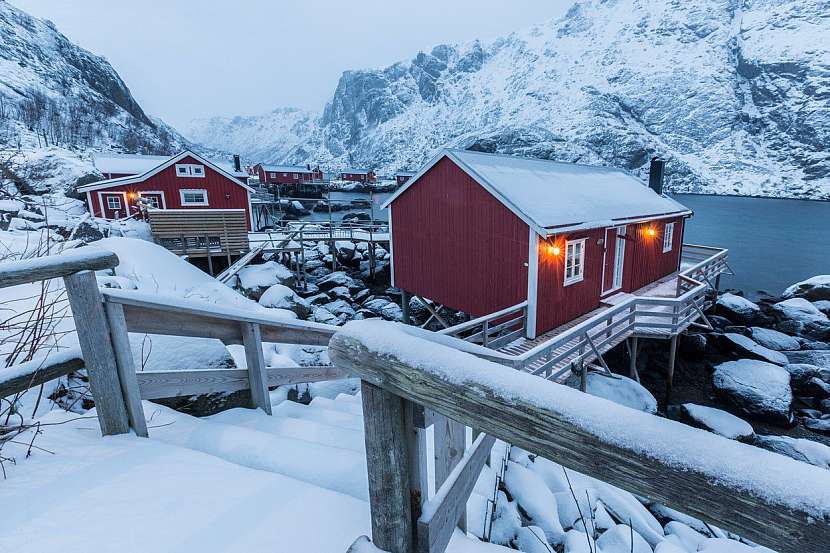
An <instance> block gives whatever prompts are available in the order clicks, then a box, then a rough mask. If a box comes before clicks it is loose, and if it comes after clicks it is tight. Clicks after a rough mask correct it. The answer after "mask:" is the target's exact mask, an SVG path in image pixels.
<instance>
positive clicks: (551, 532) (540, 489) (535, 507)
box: [504, 461, 565, 545]
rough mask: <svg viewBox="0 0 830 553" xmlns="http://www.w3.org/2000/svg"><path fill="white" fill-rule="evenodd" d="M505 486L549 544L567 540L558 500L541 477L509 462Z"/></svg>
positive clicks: (505, 475) (505, 474)
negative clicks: (561, 521)
mask: <svg viewBox="0 0 830 553" xmlns="http://www.w3.org/2000/svg"><path fill="white" fill-rule="evenodd" d="M504 484H505V486H506V487H507V490H508V491H509V492H510V495H511V496H513V498H515V499H516V501H517V502H518V504H519V505H520V506H521V508H522V510H524V511H525V512H526V513H527V515H528V517H530V520H531V521H532V523H533V524H534V525H536V526H538V527H539V528H541V529H542V531H544V533H545V537H546V538H547V540H548V543H550V544H551V545H557V544H559V543H562V541H563V540H564V539H565V531H564V530H563V528H562V524H561V523H560V522H559V514H558V512H557V507H556V505H557V503H556V498H555V497H554V496H553V494H552V493H551V492H550V489H548V487H547V486H545V483H544V481H542V479H541V478H539V476H538V475H537V474H536V473H535V472H533V471H531V470H528V469H526V468H525V467H523V466H521V465H519V464H518V463H514V462H512V461H511V462H509V463H508V466H507V471H506V472H505V473H504Z"/></svg>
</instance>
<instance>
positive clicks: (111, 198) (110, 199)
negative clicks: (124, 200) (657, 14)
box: [107, 194, 124, 211]
mask: <svg viewBox="0 0 830 553" xmlns="http://www.w3.org/2000/svg"><path fill="white" fill-rule="evenodd" d="M112 200H116V201H117V202H118V205H116V206H114V205H112V204H111V203H110V202H111V201H112ZM107 209H109V210H111V211H120V210H122V209H124V206H123V205H121V196H116V195H114V194H113V195H110V196H107Z"/></svg>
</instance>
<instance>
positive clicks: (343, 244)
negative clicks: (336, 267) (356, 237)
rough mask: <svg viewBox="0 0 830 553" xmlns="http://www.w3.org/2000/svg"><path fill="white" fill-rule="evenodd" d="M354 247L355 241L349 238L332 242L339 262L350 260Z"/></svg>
mask: <svg viewBox="0 0 830 553" xmlns="http://www.w3.org/2000/svg"><path fill="white" fill-rule="evenodd" d="M356 248H357V246H355V243H354V242H351V241H349V240H338V241H336V242H335V243H334V249H335V250H337V260H338V261H340V262H341V263H345V262H347V261H351V259H352V258H353V257H354V252H355V249H356Z"/></svg>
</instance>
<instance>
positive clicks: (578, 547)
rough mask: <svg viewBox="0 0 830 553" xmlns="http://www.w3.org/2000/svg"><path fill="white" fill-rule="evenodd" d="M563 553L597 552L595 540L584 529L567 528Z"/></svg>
mask: <svg viewBox="0 0 830 553" xmlns="http://www.w3.org/2000/svg"><path fill="white" fill-rule="evenodd" d="M564 552H565V553H598V550H597V544H596V541H594V538H593V536H589V535H588V534H586V533H585V532H584V530H576V529H573V530H568V532H567V533H566V534H565V543H564Z"/></svg>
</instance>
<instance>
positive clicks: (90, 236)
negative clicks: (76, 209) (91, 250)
mask: <svg viewBox="0 0 830 553" xmlns="http://www.w3.org/2000/svg"><path fill="white" fill-rule="evenodd" d="M69 236H72V238H74V239H76V240H83V241H84V242H86V243H90V242H96V241H98V240H101V239H102V238H104V233H103V232H101V229H99V228H98V225H94V224H92V223H91V222H89V221H81V222H80V223H78V224H77V225H76V226H75V228H73V229H72V231H71V232H70V234H69ZM67 238H68V236H67Z"/></svg>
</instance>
